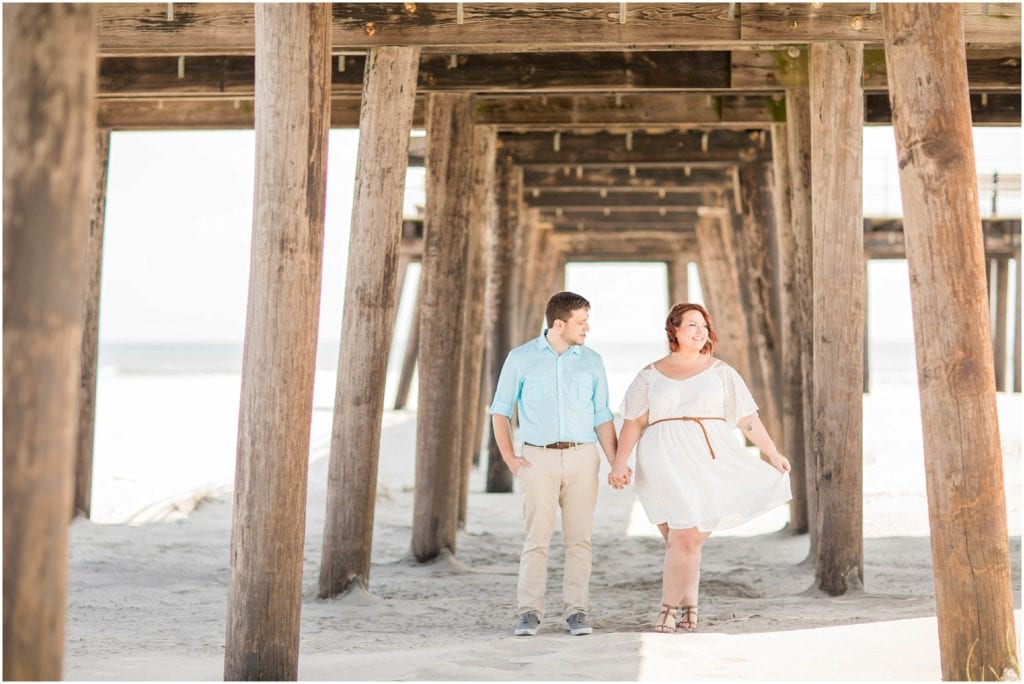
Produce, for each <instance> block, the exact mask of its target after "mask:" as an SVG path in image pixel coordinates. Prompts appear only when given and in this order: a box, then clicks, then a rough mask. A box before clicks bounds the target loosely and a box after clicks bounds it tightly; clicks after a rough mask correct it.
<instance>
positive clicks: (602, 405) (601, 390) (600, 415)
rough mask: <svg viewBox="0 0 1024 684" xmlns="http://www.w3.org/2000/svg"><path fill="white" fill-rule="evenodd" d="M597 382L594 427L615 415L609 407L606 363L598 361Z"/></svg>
mask: <svg viewBox="0 0 1024 684" xmlns="http://www.w3.org/2000/svg"><path fill="white" fill-rule="evenodd" d="M595 375H596V376H597V382H596V385H595V387H594V427H597V426H598V425H604V424H605V423H607V422H608V421H609V420H613V419H614V418H615V417H614V416H613V415H612V412H611V410H610V409H609V408H608V376H607V374H606V373H605V370H604V364H603V363H601V362H600V361H598V363H597V371H596V373H595Z"/></svg>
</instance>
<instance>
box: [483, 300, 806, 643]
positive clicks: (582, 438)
mask: <svg viewBox="0 0 1024 684" xmlns="http://www.w3.org/2000/svg"><path fill="white" fill-rule="evenodd" d="M589 313H590V303H589V302H588V301H587V300H586V299H584V298H583V297H581V296H580V295H578V294H574V293H572V292H559V293H558V294H556V295H554V296H553V297H551V299H550V300H549V301H548V304H547V309H546V311H545V317H546V320H547V326H548V327H547V329H546V330H545V331H544V333H543V334H542V335H541V336H540V337H537V338H535V339H533V340H531V341H529V342H527V343H526V344H524V345H522V346H520V347H517V348H515V349H513V350H512V351H511V352H509V355H508V357H507V358H506V359H505V363H504V365H503V366H502V369H501V375H500V376H499V379H498V385H497V388H496V389H495V393H494V400H493V402H492V404H491V408H490V412H491V420H492V424H493V427H494V437H495V441H496V442H497V445H498V448H499V449H500V451H501V455H502V457H503V459H504V460H505V463H506V464H507V465H508V467H509V469H510V470H511V471H512V474H513V476H514V477H515V479H516V481H517V482H518V489H519V490H520V491H521V493H522V498H523V518H524V541H523V549H522V554H521V556H520V563H519V582H518V592H517V593H518V609H517V612H518V619H517V621H516V624H515V627H514V628H513V634H515V635H516V636H533V635H535V634H536V633H537V631H538V629H539V626H540V621H541V619H542V618H543V617H544V589H545V585H546V583H547V565H548V548H549V545H550V541H551V535H552V533H553V532H554V527H555V519H556V514H557V512H558V510H559V508H560V509H561V512H562V532H563V536H564V538H565V574H564V578H563V584H562V597H563V600H564V603H565V613H564V616H565V620H566V627H567V629H568V630H569V632H570V633H571V634H573V635H583V634H590V633H591V632H593V627H592V625H591V622H590V618H589V617H588V615H587V609H588V604H589V585H590V569H591V543H590V536H591V529H592V527H593V521H594V506H595V504H596V502H597V491H598V472H599V467H600V455H599V454H598V450H597V446H596V442H600V444H601V449H602V451H603V452H604V454H605V457H606V458H607V459H608V461H609V463H610V464H611V472H610V473H609V475H608V483H609V484H610V485H611V486H612V487H614V488H616V489H622V488H623V487H625V486H627V485H629V484H630V483H631V482H632V480H633V471H632V469H631V468H630V467H629V465H628V461H629V456H630V454H631V452H632V451H633V448H634V446H635V447H636V450H637V455H636V493H637V496H638V497H639V498H640V503H641V504H642V505H643V507H644V510H645V511H646V513H647V516H648V518H649V519H650V521H651V522H652V523H653V524H655V525H657V526H658V529H659V530H660V531H661V534H662V536H663V537H664V538H665V542H666V544H665V560H664V568H663V575H662V595H661V608H660V610H659V611H658V616H657V618H656V620H655V625H654V631H656V632H675V631H676V630H677V629H681V630H685V631H694V630H696V629H697V618H698V608H697V592H698V585H699V580H700V561H701V547H702V545H703V543H704V540H705V539H707V538H708V536H709V535H710V534H711V532H713V531H714V530H721V529H726V528H729V527H735V526H737V525H740V524H742V523H744V522H746V521H748V520H750V519H752V518H754V517H756V516H758V515H760V514H762V513H765V512H767V511H769V510H771V509H772V508H775V507H776V506H778V505H780V504H782V503H784V502H786V501H788V500H789V499H790V498H791V494H790V484H789V468H790V466H789V461H788V460H787V459H786V457H785V456H783V455H782V454H780V453H779V451H778V449H777V448H776V447H775V444H774V443H773V442H772V440H771V438H770V437H769V436H768V433H767V431H766V430H765V427H764V425H763V424H762V423H761V420H760V419H759V418H758V416H757V404H756V403H754V399H753V397H752V396H751V394H750V391H749V390H748V389H747V386H746V384H745V383H744V382H743V379H742V378H741V377H740V376H739V374H738V373H736V371H735V370H733V369H732V368H731V367H730V366H728V365H726V364H724V363H722V362H721V361H719V360H718V359H716V358H714V356H712V352H713V351H714V348H715V345H716V343H717V338H716V336H715V332H714V329H713V327H712V325H711V319H710V316H709V315H708V312H707V311H706V310H705V309H704V307H702V306H700V305H699V304H677V305H676V306H674V307H673V308H672V310H671V311H670V312H669V315H668V319H667V320H666V322H665V332H666V334H667V336H668V346H669V350H670V351H669V354H668V355H667V356H665V357H664V358H662V359H659V360H657V361H655V362H653V363H651V364H649V365H647V366H646V367H644V368H643V369H642V370H641V371H640V372H639V373H638V374H637V376H636V379H634V380H633V382H632V384H630V386H629V389H628V390H627V391H626V396H625V398H624V399H623V401H622V405H621V407H620V411H621V413H622V417H623V425H622V430H621V432H620V434H619V435H618V436H616V434H615V425H614V423H613V420H612V419H613V416H612V413H611V411H610V410H609V408H608V382H607V378H606V375H605V370H604V365H603V364H602V362H601V357H600V356H599V355H598V354H597V353H595V352H594V351H592V350H590V349H588V348H586V347H584V341H585V339H586V335H587V332H588V331H589V330H590V326H589V325H588V323H587V320H588V317H589ZM514 407H518V414H519V437H520V438H521V440H522V442H523V446H522V452H521V453H520V454H518V455H517V454H516V453H515V450H514V447H513V443H512V428H511V422H510V421H511V416H512V409H513V408H514ZM736 427H738V428H740V429H741V430H742V431H743V434H744V435H745V436H746V438H747V439H749V440H750V441H751V442H753V443H754V444H755V445H756V446H757V447H758V448H760V450H761V453H762V454H764V455H765V456H766V458H767V459H768V463H766V462H765V461H763V460H761V459H758V458H755V457H753V456H751V455H750V454H749V453H748V452H747V450H746V449H745V448H744V447H743V446H742V445H741V444H740V442H739V441H738V440H737V439H736V436H735V434H734V432H733V430H734V429H735V428H736Z"/></svg>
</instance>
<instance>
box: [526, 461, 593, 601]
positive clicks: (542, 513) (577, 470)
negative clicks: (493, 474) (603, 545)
mask: <svg viewBox="0 0 1024 684" xmlns="http://www.w3.org/2000/svg"><path fill="white" fill-rule="evenodd" d="M523 458H525V459H526V460H527V461H529V462H530V464H531V467H530V468H527V467H525V466H523V467H522V468H520V469H519V473H518V474H517V475H516V480H517V481H518V482H519V489H520V491H521V492H522V496H523V530H524V535H523V536H524V540H523V553H522V555H521V556H520V559H519V614H520V615H521V614H523V613H525V612H528V611H534V612H536V613H537V614H538V615H540V616H541V617H544V589H545V586H546V585H547V575H548V547H549V545H550V543H551V534H552V533H553V532H554V530H555V515H556V513H557V509H558V508H559V507H561V509H562V534H563V536H564V537H565V576H564V578H563V580H562V600H563V601H564V602H565V616H566V617H568V616H569V615H571V614H573V613H575V612H577V611H583V612H586V610H587V607H588V605H589V602H590V596H589V593H590V562H591V550H590V532H591V530H592V529H593V527H594V505H595V504H596V503H597V473H598V467H599V461H600V457H599V456H598V453H597V447H596V445H594V444H581V445H580V446H577V447H573V448H571V449H542V448H540V447H534V446H529V445H523Z"/></svg>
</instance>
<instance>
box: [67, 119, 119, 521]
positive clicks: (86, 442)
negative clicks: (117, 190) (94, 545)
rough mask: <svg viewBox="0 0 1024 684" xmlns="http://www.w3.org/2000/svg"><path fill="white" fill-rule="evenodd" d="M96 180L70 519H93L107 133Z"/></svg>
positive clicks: (99, 147) (102, 135)
mask: <svg viewBox="0 0 1024 684" xmlns="http://www.w3.org/2000/svg"><path fill="white" fill-rule="evenodd" d="M94 159H95V160H96V168H95V177H94V184H93V192H92V212H91V214H90V217H89V236H88V239H87V240H86V242H85V265H86V273H85V288H84V289H83V291H82V311H83V317H82V372H81V380H80V382H79V386H78V391H79V393H78V451H77V454H76V457H75V496H74V501H73V502H72V508H71V517H72V518H74V517H76V516H79V515H80V516H82V517H84V518H86V519H88V518H89V517H90V516H91V515H92V461H93V459H92V456H93V439H94V436H95V433H96V380H97V366H98V362H99V346H100V345H99V341H100V334H99V333H100V276H101V274H102V271H103V226H104V221H105V219H106V209H107V169H108V167H109V162H110V131H109V130H103V129H101V130H98V131H97V135H96V155H95V157H94Z"/></svg>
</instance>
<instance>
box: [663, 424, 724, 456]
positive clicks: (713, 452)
mask: <svg viewBox="0 0 1024 684" xmlns="http://www.w3.org/2000/svg"><path fill="white" fill-rule="evenodd" d="M670 420H688V421H690V422H691V423H696V424H697V425H700V431H701V432H703V433H704V441H705V442H707V443H708V451H710V452H711V458H714V457H715V450H714V449H713V448H711V439H710V438H709V437H708V430H707V428H706V427H704V423H703V421H705V420H720V421H722V422H723V423H724V422H725V418H717V417H709V416H680V417H678V418H662V419H661V420H656V421H654V422H653V423H648V424H647V427H651V426H652V425H657V424H658V423H664V422H667V421H670Z"/></svg>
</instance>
